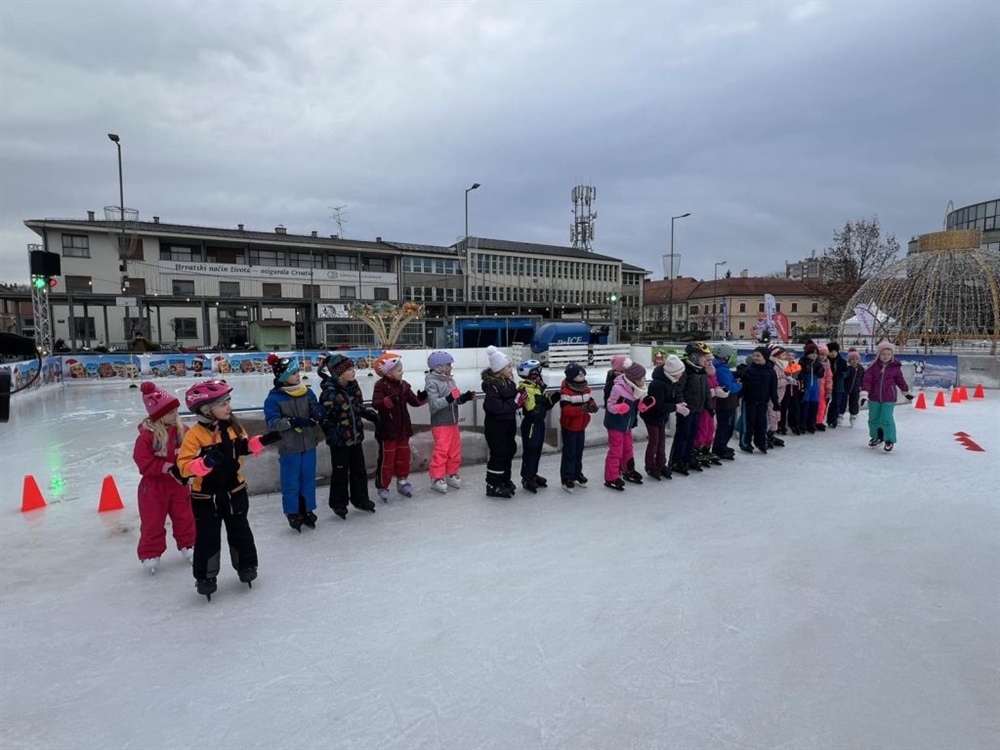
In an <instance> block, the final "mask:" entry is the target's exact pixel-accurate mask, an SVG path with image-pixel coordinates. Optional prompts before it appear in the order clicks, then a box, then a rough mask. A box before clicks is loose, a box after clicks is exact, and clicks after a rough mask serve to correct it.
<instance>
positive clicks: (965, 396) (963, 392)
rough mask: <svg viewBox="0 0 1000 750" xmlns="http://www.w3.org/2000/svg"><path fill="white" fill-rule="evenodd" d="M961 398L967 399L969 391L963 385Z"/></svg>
mask: <svg viewBox="0 0 1000 750" xmlns="http://www.w3.org/2000/svg"><path fill="white" fill-rule="evenodd" d="M962 400H963V401H968V400H969V391H968V389H967V388H966V387H965V386H964V385H963V386H962Z"/></svg>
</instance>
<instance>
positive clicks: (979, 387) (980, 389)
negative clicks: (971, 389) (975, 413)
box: [972, 383, 986, 398]
mask: <svg viewBox="0 0 1000 750" xmlns="http://www.w3.org/2000/svg"><path fill="white" fill-rule="evenodd" d="M972 397H973V398H986V394H985V393H984V392H983V384H982V383H980V384H979V385H977V386H976V392H975V393H973V394H972Z"/></svg>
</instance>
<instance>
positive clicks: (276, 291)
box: [261, 284, 281, 298]
mask: <svg viewBox="0 0 1000 750" xmlns="http://www.w3.org/2000/svg"><path fill="white" fill-rule="evenodd" d="M261 286H262V287H264V288H263V293H264V296H265V297H272V298H273V297H280V296H281V284H262V285H261Z"/></svg>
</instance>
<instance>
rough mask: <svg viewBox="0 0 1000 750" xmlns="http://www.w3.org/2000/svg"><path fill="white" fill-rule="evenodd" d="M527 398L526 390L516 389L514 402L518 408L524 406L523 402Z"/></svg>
mask: <svg viewBox="0 0 1000 750" xmlns="http://www.w3.org/2000/svg"><path fill="white" fill-rule="evenodd" d="M527 399H528V394H527V392H526V391H518V392H517V398H516V399H515V400H514V404H515V405H516V406H517V408H518V409H520V408H521V407H522V406H524V402H525V401H527Z"/></svg>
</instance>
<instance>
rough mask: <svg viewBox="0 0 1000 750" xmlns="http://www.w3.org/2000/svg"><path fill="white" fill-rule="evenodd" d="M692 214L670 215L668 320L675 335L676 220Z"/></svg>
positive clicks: (671, 332)
mask: <svg viewBox="0 0 1000 750" xmlns="http://www.w3.org/2000/svg"><path fill="white" fill-rule="evenodd" d="M690 215H691V212H690V211H688V212H687V213H684V214H681V215H680V216H671V217H670V300H669V308H668V310H667V321H668V324H667V325H668V326H669V329H670V335H671V336H673V335H674V222H675V221H677V219H686V218H687V217H688V216H690Z"/></svg>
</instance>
